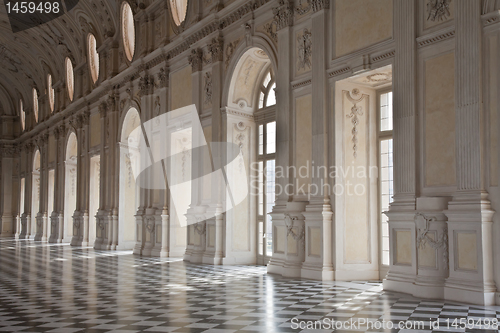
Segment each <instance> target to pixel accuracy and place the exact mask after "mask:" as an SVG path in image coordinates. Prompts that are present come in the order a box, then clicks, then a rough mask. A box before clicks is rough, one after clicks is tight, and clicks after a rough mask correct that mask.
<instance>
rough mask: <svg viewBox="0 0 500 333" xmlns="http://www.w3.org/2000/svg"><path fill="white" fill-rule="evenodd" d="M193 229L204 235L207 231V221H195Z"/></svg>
mask: <svg viewBox="0 0 500 333" xmlns="http://www.w3.org/2000/svg"><path fill="white" fill-rule="evenodd" d="M193 226H194V231H196V233H197V234H198V235H200V236H202V235H205V234H206V232H207V223H206V222H205V221H203V222H198V223H195V224H194V225H193Z"/></svg>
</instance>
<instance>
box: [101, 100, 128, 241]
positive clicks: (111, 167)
mask: <svg viewBox="0 0 500 333" xmlns="http://www.w3.org/2000/svg"><path fill="white" fill-rule="evenodd" d="M107 107H108V109H107V116H106V117H107V124H106V131H107V133H106V136H107V140H108V161H107V172H108V173H107V186H109V192H108V199H109V200H110V201H109V203H110V210H109V220H108V221H109V222H108V223H109V226H108V227H109V228H108V230H109V237H108V246H107V249H108V250H116V247H117V246H118V206H119V202H118V201H119V197H120V192H119V191H120V189H119V184H120V179H119V178H120V149H119V146H118V116H119V105H118V96H117V95H116V92H115V91H112V92H111V93H110V95H109V97H108V101H107ZM124 204H125V203H124Z"/></svg>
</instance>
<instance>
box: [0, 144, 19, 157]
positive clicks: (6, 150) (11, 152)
mask: <svg viewBox="0 0 500 333" xmlns="http://www.w3.org/2000/svg"><path fill="white" fill-rule="evenodd" d="M0 148H1V149H0V151H1V152H2V153H1V156H3V157H10V158H14V157H17V155H18V154H19V148H18V147H17V146H10V145H9V146H7V145H4V146H0Z"/></svg>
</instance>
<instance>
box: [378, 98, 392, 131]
mask: <svg viewBox="0 0 500 333" xmlns="http://www.w3.org/2000/svg"><path fill="white" fill-rule="evenodd" d="M380 130H381V131H392V92H388V93H385V94H382V95H380Z"/></svg>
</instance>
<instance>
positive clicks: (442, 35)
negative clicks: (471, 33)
mask: <svg viewBox="0 0 500 333" xmlns="http://www.w3.org/2000/svg"><path fill="white" fill-rule="evenodd" d="M453 37H455V30H454V27H450V28H448V29H446V30H439V31H437V32H436V33H432V34H428V35H425V36H422V37H418V38H417V45H418V47H424V46H429V45H432V44H435V43H438V42H442V41H444V40H448V39H450V38H453Z"/></svg>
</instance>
